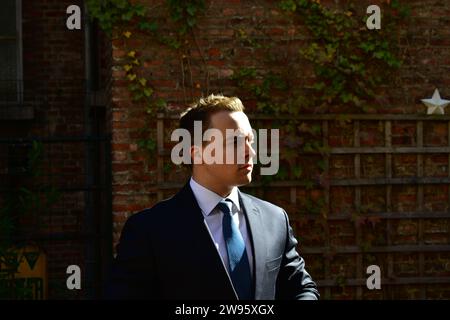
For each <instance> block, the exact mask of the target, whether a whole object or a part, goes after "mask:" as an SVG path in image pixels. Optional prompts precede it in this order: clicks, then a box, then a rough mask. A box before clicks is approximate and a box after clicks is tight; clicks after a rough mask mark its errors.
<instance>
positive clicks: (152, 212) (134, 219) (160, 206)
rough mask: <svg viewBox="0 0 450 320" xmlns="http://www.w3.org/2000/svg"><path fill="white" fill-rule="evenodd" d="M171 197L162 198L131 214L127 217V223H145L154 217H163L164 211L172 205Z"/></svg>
mask: <svg viewBox="0 0 450 320" xmlns="http://www.w3.org/2000/svg"><path fill="white" fill-rule="evenodd" d="M171 200H172V198H169V199H166V200H162V201H160V202H158V203H156V204H155V205H154V206H153V207H149V208H146V209H143V210H141V211H138V212H136V213H134V214H133V215H131V216H130V217H129V218H128V219H127V223H130V224H141V223H146V222H148V221H150V220H151V221H154V220H155V219H158V218H162V217H165V216H167V215H164V214H163V213H164V212H168V211H169V210H170V208H171V206H172V201H171Z"/></svg>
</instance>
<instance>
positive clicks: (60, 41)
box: [0, 0, 111, 298]
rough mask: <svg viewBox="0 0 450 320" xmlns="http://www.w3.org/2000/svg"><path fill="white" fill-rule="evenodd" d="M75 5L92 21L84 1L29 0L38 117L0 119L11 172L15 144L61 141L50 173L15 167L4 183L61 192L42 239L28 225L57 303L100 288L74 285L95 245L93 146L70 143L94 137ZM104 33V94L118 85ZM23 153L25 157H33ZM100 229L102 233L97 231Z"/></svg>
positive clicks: (27, 46)
mask: <svg viewBox="0 0 450 320" xmlns="http://www.w3.org/2000/svg"><path fill="white" fill-rule="evenodd" d="M69 5H78V6H80V7H81V8H82V19H83V18H84V12H83V1H82V0H67V1H57V0H36V1H25V0H23V1H22V28H23V30H22V35H23V41H22V42H23V79H24V105H25V106H27V107H32V108H33V111H34V116H33V117H32V118H31V119H27V120H23V119H22V120H11V119H8V120H5V119H0V136H1V137H2V138H4V139H10V142H6V143H2V145H1V148H2V150H5V152H2V156H0V158H1V160H0V161H1V163H2V164H3V161H5V162H4V164H5V168H6V164H7V163H8V161H11V159H10V158H11V157H12V156H13V154H12V152H11V151H10V152H9V153H8V152H7V151H8V150H12V149H14V147H11V146H12V145H15V144H17V141H16V139H19V138H24V139H27V138H31V137H33V138H35V137H36V138H43V139H47V140H48V138H50V139H59V140H58V141H57V142H55V141H54V142H48V141H47V140H46V141H44V143H43V158H42V160H43V163H42V168H41V169H42V175H41V176H40V177H39V178H33V179H30V178H27V177H17V176H14V175H13V174H9V175H8V169H5V172H4V173H5V174H6V175H5V179H3V178H1V180H2V182H1V185H2V188H6V189H5V190H6V193H7V192H8V190H9V191H11V190H12V189H11V188H12V186H13V185H14V186H27V187H31V186H32V185H35V186H36V185H44V184H45V185H51V186H54V187H56V188H57V189H58V190H59V191H60V197H59V199H58V201H57V202H56V203H55V204H54V205H53V206H52V207H51V208H42V210H41V211H40V212H38V215H39V216H40V219H41V222H42V225H41V227H40V233H39V235H38V237H39V239H40V240H39V239H38V240H36V239H34V238H33V237H36V236H37V235H36V234H35V232H36V231H37V228H36V225H33V226H26V225H24V226H22V228H25V229H24V230H29V231H28V232H29V233H28V234H26V235H27V236H29V237H31V238H32V241H34V240H36V241H37V242H38V244H39V245H41V247H42V248H43V250H44V251H45V252H46V254H47V259H48V260H47V261H48V271H49V297H50V298H76V297H81V296H84V297H87V296H88V295H87V291H86V289H87V288H89V287H92V286H93V279H92V278H90V279H89V278H87V277H86V278H83V279H85V280H86V282H84V283H85V286H84V288H83V290H82V291H76V290H74V291H69V290H67V288H66V277H67V275H66V268H67V266H69V265H71V264H77V265H80V267H81V268H82V270H83V273H82V276H83V277H85V276H86V274H87V272H85V271H86V269H87V265H85V264H84V263H85V259H86V256H85V253H86V247H87V245H88V243H89V242H88V241H90V240H88V239H87V238H83V235H82V234H83V232H87V231H88V230H87V229H86V228H85V222H86V221H85V215H86V201H87V200H86V199H87V198H86V197H87V195H88V194H89V193H91V192H92V191H87V192H86V191H85V190H84V188H85V187H86V174H87V171H86V161H87V155H88V151H87V146H88V144H87V143H85V142H83V141H82V140H79V141H77V142H76V141H73V142H70V141H68V140H70V139H73V138H75V137H82V136H85V135H86V119H85V92H86V82H85V71H84V70H85V51H84V48H85V44H84V37H85V33H84V25H83V21H82V30H73V31H72V30H68V29H67V28H66V19H67V17H68V15H67V14H66V8H67V7H68V6H69ZM97 33H98V39H97V41H98V46H99V50H98V52H101V54H100V53H99V56H98V58H97V59H98V60H99V61H100V62H101V63H100V64H99V65H98V69H99V71H98V73H99V78H100V82H99V86H98V88H97V90H102V89H103V88H106V87H107V85H108V83H109V81H110V76H109V74H110V59H109V54H110V48H111V46H110V43H109V41H106V40H105V39H106V38H105V37H104V35H103V34H102V33H101V32H98V31H97ZM0 107H1V106H0ZM90 114H91V115H92V110H91V111H90ZM100 121H101V119H100ZM102 122H104V120H103V121H102ZM8 146H9V147H8ZM8 148H9V149H8ZM11 148H12V149H11ZM94 149H95V146H94ZM22 156H24V157H25V156H26V153H25V154H23V155H22ZM94 171H95V169H94ZM2 173H3V172H2ZM90 174H91V175H94V174H95V172H94V173H93V172H91V173H90ZM97 174H98V173H97ZM2 190H3V189H2ZM6 193H5V191H2V193H1V194H0V199H5V197H6V196H7V194H6ZM92 194H93V193H91V195H92ZM95 214H96V213H95V212H94V215H95ZM98 214H100V213H98ZM94 219H95V218H94ZM33 221H34V220H33ZM92 228H93V229H94V230H95V228H96V226H92ZM31 234H33V236H32V235H31ZM94 249H95V248H94V246H93V245H92V250H94ZM87 290H89V289H87Z"/></svg>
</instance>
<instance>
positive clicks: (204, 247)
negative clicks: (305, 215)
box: [107, 95, 319, 300]
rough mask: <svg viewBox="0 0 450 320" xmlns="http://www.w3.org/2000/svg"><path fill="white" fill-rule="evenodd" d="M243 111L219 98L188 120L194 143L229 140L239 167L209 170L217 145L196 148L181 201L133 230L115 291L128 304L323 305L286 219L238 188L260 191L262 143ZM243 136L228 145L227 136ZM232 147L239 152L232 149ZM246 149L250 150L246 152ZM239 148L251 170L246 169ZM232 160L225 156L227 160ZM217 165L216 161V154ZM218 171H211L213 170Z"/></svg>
mask: <svg viewBox="0 0 450 320" xmlns="http://www.w3.org/2000/svg"><path fill="white" fill-rule="evenodd" d="M243 111H244V107H243V105H242V102H241V101H240V100H239V99H238V98H236V97H231V98H229V97H224V96H222V95H210V96H208V97H207V98H205V99H200V101H199V102H198V103H197V104H196V105H194V106H193V107H192V108H191V109H190V110H188V112H187V113H185V114H184V115H183V116H182V117H181V119H180V127H181V128H184V129H186V130H188V131H189V132H190V133H191V135H194V122H195V121H202V130H203V131H205V130H206V129H208V128H215V129H218V130H220V132H221V133H222V134H223V137H225V138H224V139H223V141H220V143H223V146H224V149H225V150H227V148H230V147H231V148H233V149H228V151H226V152H229V151H230V150H234V155H235V157H234V161H232V163H227V161H225V158H226V155H225V154H223V159H224V161H216V162H215V163H211V161H202V160H205V159H204V157H205V155H204V152H203V151H204V150H205V148H206V147H207V145H208V144H209V143H213V142H212V141H211V142H201V143H200V144H197V145H195V144H192V145H191V147H190V160H192V163H193V164H192V177H191V179H190V180H189V181H188V183H187V184H186V185H185V186H184V187H183V188H182V189H181V190H180V191H179V192H178V193H177V194H176V195H175V196H173V197H172V198H170V199H168V200H165V201H162V202H160V203H158V204H156V205H155V206H154V207H152V208H151V209H146V210H144V211H142V212H139V213H137V214H135V215H133V216H131V217H130V218H129V219H128V221H127V222H126V224H125V226H124V228H123V231H122V235H121V238H120V242H119V244H118V246H117V257H116V258H115V261H114V263H113V268H112V274H111V277H110V281H109V288H108V290H107V297H108V298H118V299H121V298H123V299H129V298H138V299H139V298H144V299H146V298H148V299H221V300H234V299H239V300H254V299H258V300H259V299H318V298H319V293H318V291H317V287H316V284H315V283H314V281H313V280H312V279H311V277H310V275H309V274H308V273H307V271H306V270H305V263H304V260H303V258H302V257H301V256H299V254H298V253H297V251H296V248H295V247H296V245H297V241H296V239H295V238H294V235H293V231H292V228H291V227H290V225H289V220H288V216H287V214H286V212H285V211H284V210H283V209H282V208H280V207H277V206H275V205H273V204H271V203H269V202H266V201H263V200H260V199H258V198H255V197H253V196H250V195H248V194H245V193H243V192H241V191H239V189H238V188H237V187H238V186H242V185H246V184H248V183H250V182H251V179H252V169H253V156H254V155H255V151H254V149H253V148H252V142H253V133H252V129H251V126H250V123H249V120H248V118H247V116H246V115H245V113H244V112H243ZM226 129H234V130H236V131H235V132H237V135H236V136H239V137H240V138H239V139H237V138H236V136H234V138H232V139H228V138H227V130H226ZM230 141H231V142H230ZM239 141H242V143H244V144H245V146H242V145H241V146H239ZM239 147H243V148H241V149H240V150H244V151H245V156H244V157H243V158H244V163H241V164H240V163H239V161H237V158H238V151H239ZM226 152H225V153H226ZM212 155H215V154H214V153H212ZM207 163H209V164H207Z"/></svg>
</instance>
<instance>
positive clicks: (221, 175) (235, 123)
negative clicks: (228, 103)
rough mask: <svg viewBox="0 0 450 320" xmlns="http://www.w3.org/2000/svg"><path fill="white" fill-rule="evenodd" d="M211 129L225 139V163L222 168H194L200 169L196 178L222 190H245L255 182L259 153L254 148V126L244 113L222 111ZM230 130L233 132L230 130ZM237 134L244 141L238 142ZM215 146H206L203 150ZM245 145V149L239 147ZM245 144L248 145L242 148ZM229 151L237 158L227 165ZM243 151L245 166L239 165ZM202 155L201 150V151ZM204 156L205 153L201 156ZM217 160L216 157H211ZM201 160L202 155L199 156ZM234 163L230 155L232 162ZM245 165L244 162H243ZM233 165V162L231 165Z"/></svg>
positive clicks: (213, 119)
mask: <svg viewBox="0 0 450 320" xmlns="http://www.w3.org/2000/svg"><path fill="white" fill-rule="evenodd" d="M209 127H210V128H215V129H218V130H220V132H221V133H222V136H223V139H222V141H221V144H222V146H223V161H222V164H218V163H213V164H206V163H205V161H203V163H202V164H197V165H194V166H195V167H196V174H198V175H199V176H201V177H202V178H203V179H206V180H207V181H208V183H209V184H212V185H214V186H217V187H219V188H221V187H224V188H230V187H234V186H241V185H245V184H248V183H250V182H251V180H252V170H253V156H255V150H254V149H253V148H252V146H251V144H252V143H253V138H254V137H253V132H252V127H251V126H250V122H249V120H248V118H247V116H246V115H245V113H243V112H229V111H220V112H217V113H215V114H213V115H212V116H211V118H210V126H209ZM227 129H232V130H228V133H227ZM234 133H236V134H238V135H239V137H240V138H234V135H233V134H234ZM210 143H212V142H204V144H203V150H205V148H206V146H207V145H208V144H210ZM239 143H241V145H239ZM242 144H244V145H242ZM227 150H228V151H231V150H233V154H234V157H233V158H231V159H232V163H227V157H226V154H227ZM239 150H242V151H244V155H243V157H242V158H241V159H243V163H239V162H238V152H239ZM198 151H199V152H200V151H201V150H198ZM201 154H202V155H203V153H201ZM211 154H212V155H213V156H215V153H214V152H213V153H211ZM197 156H198V154H197ZM228 160H230V155H229V159H228ZM241 161H242V160H241ZM228 162H230V161H228Z"/></svg>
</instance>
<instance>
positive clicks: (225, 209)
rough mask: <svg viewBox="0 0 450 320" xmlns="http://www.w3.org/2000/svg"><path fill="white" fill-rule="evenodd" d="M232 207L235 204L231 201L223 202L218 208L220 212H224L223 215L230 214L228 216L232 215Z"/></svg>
mask: <svg viewBox="0 0 450 320" xmlns="http://www.w3.org/2000/svg"><path fill="white" fill-rule="evenodd" d="M232 206H233V202H231V200H230V199H225V200H221V201H220V202H219V203H218V204H217V207H218V208H219V210H220V211H222V212H223V213H228V214H231V208H232Z"/></svg>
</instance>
